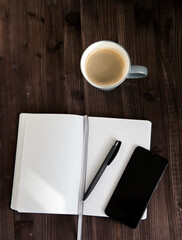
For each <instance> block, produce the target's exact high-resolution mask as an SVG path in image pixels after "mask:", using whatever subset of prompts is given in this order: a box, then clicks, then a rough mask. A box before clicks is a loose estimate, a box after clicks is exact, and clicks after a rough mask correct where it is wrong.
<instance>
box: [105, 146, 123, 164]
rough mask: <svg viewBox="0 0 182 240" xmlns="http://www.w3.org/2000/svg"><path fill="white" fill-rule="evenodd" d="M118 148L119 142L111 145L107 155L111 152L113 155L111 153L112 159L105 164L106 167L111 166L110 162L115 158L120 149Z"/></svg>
mask: <svg viewBox="0 0 182 240" xmlns="http://www.w3.org/2000/svg"><path fill="white" fill-rule="evenodd" d="M120 146H121V141H116V142H115V144H114V145H113V147H112V149H111V151H110V152H109V154H110V153H111V152H113V153H111V154H112V157H111V158H110V161H109V162H108V163H107V165H109V164H111V162H112V161H113V160H114V158H115V157H116V155H117V153H118V151H119V149H120Z"/></svg>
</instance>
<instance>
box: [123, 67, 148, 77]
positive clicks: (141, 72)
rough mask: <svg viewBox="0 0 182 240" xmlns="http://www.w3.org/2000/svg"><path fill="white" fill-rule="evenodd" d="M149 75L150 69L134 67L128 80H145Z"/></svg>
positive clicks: (131, 68)
mask: <svg viewBox="0 0 182 240" xmlns="http://www.w3.org/2000/svg"><path fill="white" fill-rule="evenodd" d="M147 75H148V69H147V68H146V67H144V66H139V65H132V66H131V67H130V71H129V74H128V76H127V78H144V77H146V76H147Z"/></svg>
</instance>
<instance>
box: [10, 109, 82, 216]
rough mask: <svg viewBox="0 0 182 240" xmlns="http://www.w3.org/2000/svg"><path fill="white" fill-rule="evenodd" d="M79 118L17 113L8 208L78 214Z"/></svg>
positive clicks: (62, 115)
mask: <svg viewBox="0 0 182 240" xmlns="http://www.w3.org/2000/svg"><path fill="white" fill-rule="evenodd" d="M82 144H83V117H82V116H77V115H67V114H21V115H20V125H19V134H18V143H17V154H16V165H15V174H14V184H13V194H12V202H11V208H13V209H15V210H17V211H19V212H32V213H33V212H34V213H62V214H77V213H78V196H79V186H80V175H81V166H82Z"/></svg>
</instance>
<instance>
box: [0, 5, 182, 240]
mask: <svg viewBox="0 0 182 240" xmlns="http://www.w3.org/2000/svg"><path fill="white" fill-rule="evenodd" d="M181 13H182V2H181V1H180V0H175V1H172V0H171V1H169V0H166V1H163V0H157V1H152V0H135V1H134V0H130V1H124V0H102V1H96V0H87V1H84V0H80V1H78V0H67V1H63V0H62V1H58V0H26V1H23V0H12V1H6V0H1V1H0V119H1V120H0V239H2V240H33V239H35V240H54V239H55V240H57V239H68V240H71V239H76V231H77V216H64V215H50V214H49V215H47V214H20V213H17V212H15V211H12V210H10V208H9V206H10V199H11V189H12V181H13V172H14V159H15V151H16V138H17V126H18V115H19V113H20V112H33V113H36V112H41V113H45V112H46V113H73V114H82V115H84V114H88V115H92V116H107V117H118V118H132V119H133V118H135V119H148V120H150V121H152V126H153V127H152V128H153V129H152V145H151V147H152V149H153V150H154V151H155V152H157V153H159V154H161V155H163V156H164V157H166V158H167V159H168V160H169V167H168V169H167V171H166V173H165V175H164V177H163V179H162V181H161V182H160V184H159V187H158V189H157V191H156V192H155V194H154V197H153V198H152V200H151V202H150V205H149V210H148V218H147V220H146V221H142V222H141V223H140V225H139V227H138V228H137V229H136V230H131V229H129V228H127V227H125V226H123V225H121V224H120V223H118V222H116V221H114V220H111V219H107V218H97V217H84V218H83V239H85V240H93V239H94V240H96V239H98V240H102V239H103V240H110V239H112V240H119V239H127V240H144V239H145V240H180V239H182V237H181V235H182V174H181V170H182V158H181V156H182V150H181V149H182V100H181V96H182V70H181V66H182V62H181V56H182V48H181V43H182V17H181ZM103 39H106V40H112V41H115V42H118V43H120V44H121V45H123V46H124V47H125V48H126V49H127V51H128V53H129V54H130V58H131V62H132V64H140V65H146V66H147V67H148V69H149V75H148V77H147V78H146V79H138V80H135V79H133V80H127V81H125V83H123V84H122V86H120V87H118V88H116V89H115V90H113V91H110V92H102V91H99V90H97V89H95V88H93V87H92V86H91V85H89V84H88V83H87V82H86V81H84V79H83V77H82V76H81V73H80V68H79V61H80V57H81V54H82V52H83V51H84V49H85V48H86V47H87V46H89V45H90V44H91V43H93V42H95V41H98V40H103Z"/></svg>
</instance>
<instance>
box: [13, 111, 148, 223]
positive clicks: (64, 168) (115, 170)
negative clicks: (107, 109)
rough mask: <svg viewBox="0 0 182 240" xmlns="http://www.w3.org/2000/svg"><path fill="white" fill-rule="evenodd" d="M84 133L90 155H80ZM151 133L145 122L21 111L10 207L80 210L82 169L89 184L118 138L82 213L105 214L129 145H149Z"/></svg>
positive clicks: (129, 151)
mask: <svg viewBox="0 0 182 240" xmlns="http://www.w3.org/2000/svg"><path fill="white" fill-rule="evenodd" d="M85 121H87V123H88V133H86V132H85V128H84V126H85V124H84V122H85ZM87 135H88V154H85V155H87V156H88V157H87V158H84V157H83V156H84V154H83V152H84V147H83V146H85V145H84V144H83V143H84V141H85V140H84V138H85V137H87ZM150 138H151V122H149V121H143V120H128V119H116V118H101V117H83V116H79V115H68V114H20V120H19V130H18V142H17V152H16V163H15V173H14V182H13V192H12V200H11V208H12V209H15V210H17V211H18V212H31V213H57V214H58V213H59V214H78V205H79V201H80V200H81V199H80V196H81V195H83V194H81V195H80V191H83V189H80V186H81V185H83V184H81V181H82V180H83V174H84V171H85V172H86V173H85V174H86V183H85V187H86V188H87V187H88V185H89V184H90V182H91V181H92V178H93V177H94V175H95V173H96V172H97V170H98V168H99V167H100V165H101V163H102V162H103V160H104V158H105V156H106V155H107V153H108V151H109V150H110V148H111V146H112V145H113V144H114V142H115V140H120V141H122V145H121V148H120V150H119V152H118V154H117V156H116V158H115V159H114V161H113V162H112V163H111V164H110V165H109V166H108V167H107V168H106V170H105V172H104V174H103V175H102V177H101V178H100V180H99V182H98V183H97V185H96V187H95V188H94V190H93V192H92V193H91V194H90V195H89V197H88V199H87V200H86V201H85V203H84V208H83V214H84V215H92V216H106V215H105V213H104V210H105V207H106V205H107V203H108V201H109V199H110V197H111V195H112V193H113V191H114V189H115V187H116V185H117V183H118V181H119V179H120V177H121V175H122V173H123V171H124V169H125V167H126V165H127V163H128V160H129V158H130V156H131V155H132V152H133V150H134V149H135V147H136V146H142V147H144V148H146V149H149V148H150ZM83 163H86V167H85V169H84V168H83V165H84V164H83ZM144 218H145V216H144Z"/></svg>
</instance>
